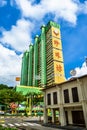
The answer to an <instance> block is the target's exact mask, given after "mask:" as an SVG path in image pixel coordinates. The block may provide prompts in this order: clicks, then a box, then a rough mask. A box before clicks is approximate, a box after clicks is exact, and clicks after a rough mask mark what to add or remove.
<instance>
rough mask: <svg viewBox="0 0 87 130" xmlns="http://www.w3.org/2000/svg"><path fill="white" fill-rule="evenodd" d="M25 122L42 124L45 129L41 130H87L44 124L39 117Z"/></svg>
mask: <svg viewBox="0 0 87 130" xmlns="http://www.w3.org/2000/svg"><path fill="white" fill-rule="evenodd" d="M23 121H25V122H31V123H37V124H41V125H42V127H43V128H41V130H51V129H52V130H54V129H55V130H87V129H86V128H85V127H79V126H73V125H68V126H60V125H57V124H52V123H48V124H44V123H43V121H39V117H26V118H25V119H23Z"/></svg>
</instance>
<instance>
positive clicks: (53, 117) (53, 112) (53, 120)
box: [51, 108, 55, 123]
mask: <svg viewBox="0 0 87 130" xmlns="http://www.w3.org/2000/svg"><path fill="white" fill-rule="evenodd" d="M51 113H52V123H55V110H54V109H53V108H52V109H51Z"/></svg>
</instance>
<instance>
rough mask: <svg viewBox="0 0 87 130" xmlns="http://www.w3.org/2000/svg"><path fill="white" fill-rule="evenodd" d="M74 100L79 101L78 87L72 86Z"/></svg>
mask: <svg viewBox="0 0 87 130" xmlns="http://www.w3.org/2000/svg"><path fill="white" fill-rule="evenodd" d="M72 98H73V102H79V97H78V91H77V87H74V88H72Z"/></svg>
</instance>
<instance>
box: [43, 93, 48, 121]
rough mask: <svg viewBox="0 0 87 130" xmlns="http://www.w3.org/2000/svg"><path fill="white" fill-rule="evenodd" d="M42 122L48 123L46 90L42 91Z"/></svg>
mask: <svg viewBox="0 0 87 130" xmlns="http://www.w3.org/2000/svg"><path fill="white" fill-rule="evenodd" d="M44 103H45V104H44V120H43V121H44V123H48V117H47V109H46V92H44Z"/></svg>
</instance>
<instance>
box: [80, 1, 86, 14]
mask: <svg viewBox="0 0 87 130" xmlns="http://www.w3.org/2000/svg"><path fill="white" fill-rule="evenodd" d="M81 11H82V12H84V13H85V14H87V0H86V1H85V2H84V3H83V4H82V5H81Z"/></svg>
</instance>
